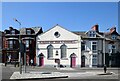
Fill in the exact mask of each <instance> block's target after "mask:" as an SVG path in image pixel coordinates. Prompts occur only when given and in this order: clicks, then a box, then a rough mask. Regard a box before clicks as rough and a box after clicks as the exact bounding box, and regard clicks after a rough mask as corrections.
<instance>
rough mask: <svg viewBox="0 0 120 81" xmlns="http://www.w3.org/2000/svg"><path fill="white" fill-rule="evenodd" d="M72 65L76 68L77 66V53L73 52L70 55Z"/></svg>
mask: <svg viewBox="0 0 120 81" xmlns="http://www.w3.org/2000/svg"><path fill="white" fill-rule="evenodd" d="M70 61H71V62H70V67H72V68H74V67H76V54H75V53H73V54H71V55H70Z"/></svg>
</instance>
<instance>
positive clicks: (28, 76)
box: [10, 72, 68, 79]
mask: <svg viewBox="0 0 120 81" xmlns="http://www.w3.org/2000/svg"><path fill="white" fill-rule="evenodd" d="M67 77H68V76H67V75H65V74H61V73H60V72H51V73H47V72H45V73H44V72H29V73H22V74H20V73H19V72H14V73H13V75H12V76H11V77H10V79H52V78H67Z"/></svg>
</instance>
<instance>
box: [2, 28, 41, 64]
mask: <svg viewBox="0 0 120 81" xmlns="http://www.w3.org/2000/svg"><path fill="white" fill-rule="evenodd" d="M42 32H43V31H42V28H41V27H31V28H21V29H20V31H19V30H17V29H14V28H13V27H9V29H8V30H4V34H3V48H2V58H3V59H2V62H3V63H5V62H12V61H18V60H19V38H20V40H22V41H24V43H25V46H26V57H27V63H28V64H29V63H30V59H33V60H34V64H36V60H35V56H36V51H35V49H36V36H37V35H38V34H41V33H42ZM19 36H20V37H19ZM22 57H23V55H22Z"/></svg>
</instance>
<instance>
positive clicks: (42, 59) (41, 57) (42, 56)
mask: <svg viewBox="0 0 120 81" xmlns="http://www.w3.org/2000/svg"><path fill="white" fill-rule="evenodd" d="M39 66H44V55H43V54H42V53H41V54H39Z"/></svg>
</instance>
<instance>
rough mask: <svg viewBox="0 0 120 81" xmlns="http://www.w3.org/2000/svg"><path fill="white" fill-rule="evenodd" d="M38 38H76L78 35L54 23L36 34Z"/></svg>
mask: <svg viewBox="0 0 120 81" xmlns="http://www.w3.org/2000/svg"><path fill="white" fill-rule="evenodd" d="M38 37H39V38H40V40H78V37H79V35H77V34H74V33H72V32H70V31H69V30H67V29H65V28H63V27H61V26H60V25H56V26H54V27H52V28H51V29H49V30H48V31H46V32H44V33H43V34H41V35H39V36H38Z"/></svg>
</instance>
